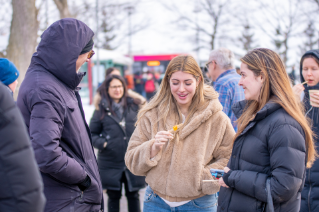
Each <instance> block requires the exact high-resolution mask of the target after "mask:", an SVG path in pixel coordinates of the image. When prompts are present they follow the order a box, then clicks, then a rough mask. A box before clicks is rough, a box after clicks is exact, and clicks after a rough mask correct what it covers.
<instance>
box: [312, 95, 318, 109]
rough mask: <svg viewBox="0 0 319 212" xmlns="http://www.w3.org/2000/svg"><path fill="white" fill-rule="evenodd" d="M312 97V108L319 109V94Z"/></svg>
mask: <svg viewBox="0 0 319 212" xmlns="http://www.w3.org/2000/svg"><path fill="white" fill-rule="evenodd" d="M310 96H311V106H313V107H319V93H312V94H310Z"/></svg>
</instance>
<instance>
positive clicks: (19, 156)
mask: <svg viewBox="0 0 319 212" xmlns="http://www.w3.org/2000/svg"><path fill="white" fill-rule="evenodd" d="M0 140H1V144H0V182H1V186H0V211H10V212H18V211H19V212H20V211H21V212H42V211H43V209H44V205H45V197H44V194H43V184H42V179H41V176H40V173H39V169H38V166H37V164H36V161H35V158H34V152H33V150H32V147H31V143H30V140H29V136H28V134H27V131H26V128H25V125H24V122H23V119H22V116H21V113H20V111H19V109H18V108H17V107H16V106H15V103H14V102H13V99H12V97H11V94H10V93H9V91H8V89H7V88H6V86H5V85H3V84H2V83H0Z"/></svg>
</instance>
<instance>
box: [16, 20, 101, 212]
mask: <svg viewBox="0 0 319 212" xmlns="http://www.w3.org/2000/svg"><path fill="white" fill-rule="evenodd" d="M92 37H93V32H92V30H91V29H90V28H89V27H87V26H86V25H85V24H84V23H82V22H80V21H78V20H75V19H69V18H67V19H62V20H60V21H58V22H55V23H54V24H52V25H51V26H50V27H49V28H48V29H47V30H46V31H45V32H44V33H43V35H42V36H41V42H40V44H39V46H38V48H37V52H35V53H34V54H33V57H32V60H31V64H30V67H29V69H28V71H27V73H26V76H25V79H24V81H23V83H22V84H21V88H20V91H19V96H18V102H17V103H18V106H19V108H20V109H21V112H22V114H23V117H24V120H25V124H26V126H27V129H28V132H29V134H30V137H31V142H32V146H33V149H34V152H35V157H36V160H37V163H38V166H39V169H40V171H41V175H42V178H43V182H44V193H45V196H46V198H47V204H46V207H45V211H66V212H69V211H90V212H91V211H94V212H95V211H99V210H100V208H101V204H103V195H102V185H101V181H100V175H99V171H98V167H97V161H96V157H95V154H94V151H93V147H92V139H91V134H90V131H89V128H88V125H87V123H86V122H85V119H84V112H83V108H82V103H81V99H80V96H79V93H78V88H77V86H78V84H79V83H80V81H81V80H82V77H83V76H84V73H78V74H77V73H76V68H75V67H76V60H77V58H78V56H79V54H80V52H81V50H82V49H83V48H84V46H85V45H86V44H87V43H88V42H89V41H90V40H91V38H92ZM87 175H88V176H89V177H90V179H91V185H90V186H89V187H88V188H87V189H85V190H84V192H83V193H82V192H81V190H80V189H79V187H78V184H79V183H80V182H82V181H83V180H84V179H85V178H86V176H87Z"/></svg>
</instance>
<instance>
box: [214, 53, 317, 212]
mask: <svg viewBox="0 0 319 212" xmlns="http://www.w3.org/2000/svg"><path fill="white" fill-rule="evenodd" d="M241 61H242V64H241V67H240V72H241V79H240V81H239V85H240V86H242V87H243V88H244V89H245V99H246V101H241V102H238V103H236V104H235V105H233V107H232V109H233V111H234V113H235V115H236V116H237V117H239V119H238V132H237V134H236V136H235V139H234V144H233V151H232V156H231V158H230V161H229V163H228V167H225V169H224V171H225V174H224V176H223V177H222V178H220V179H219V183H220V185H221V186H223V188H221V189H220V193H219V199H218V211H219V212H224V211H245V212H255V211H264V209H265V207H266V205H267V206H270V207H273V208H274V211H276V212H298V211H299V209H300V202H301V198H300V196H301V190H302V188H303V185H304V180H305V170H306V165H307V167H311V165H312V164H313V162H314V160H315V157H316V155H317V154H316V150H315V148H314V143H313V139H312V131H311V129H310V127H309V124H308V122H307V120H306V118H305V116H304V113H303V111H302V107H301V105H300V103H299V102H298V101H297V100H296V98H295V96H294V93H293V90H292V88H291V86H290V81H289V78H288V75H287V72H286V70H285V66H284V64H283V62H282V60H281V59H280V57H279V55H278V54H277V53H275V52H274V51H272V50H269V49H265V48H260V49H254V50H252V51H250V52H248V53H247V54H246V55H245V56H244V57H243V58H242V59H241ZM267 197H268V199H267ZM267 200H268V201H267ZM271 201H273V203H271ZM267 211H268V210H267Z"/></svg>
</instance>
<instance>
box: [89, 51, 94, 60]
mask: <svg viewBox="0 0 319 212" xmlns="http://www.w3.org/2000/svg"><path fill="white" fill-rule="evenodd" d="M94 54H95V52H94V51H93V49H92V50H91V51H90V52H89V54H88V59H91V58H92V57H93V55H94Z"/></svg>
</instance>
